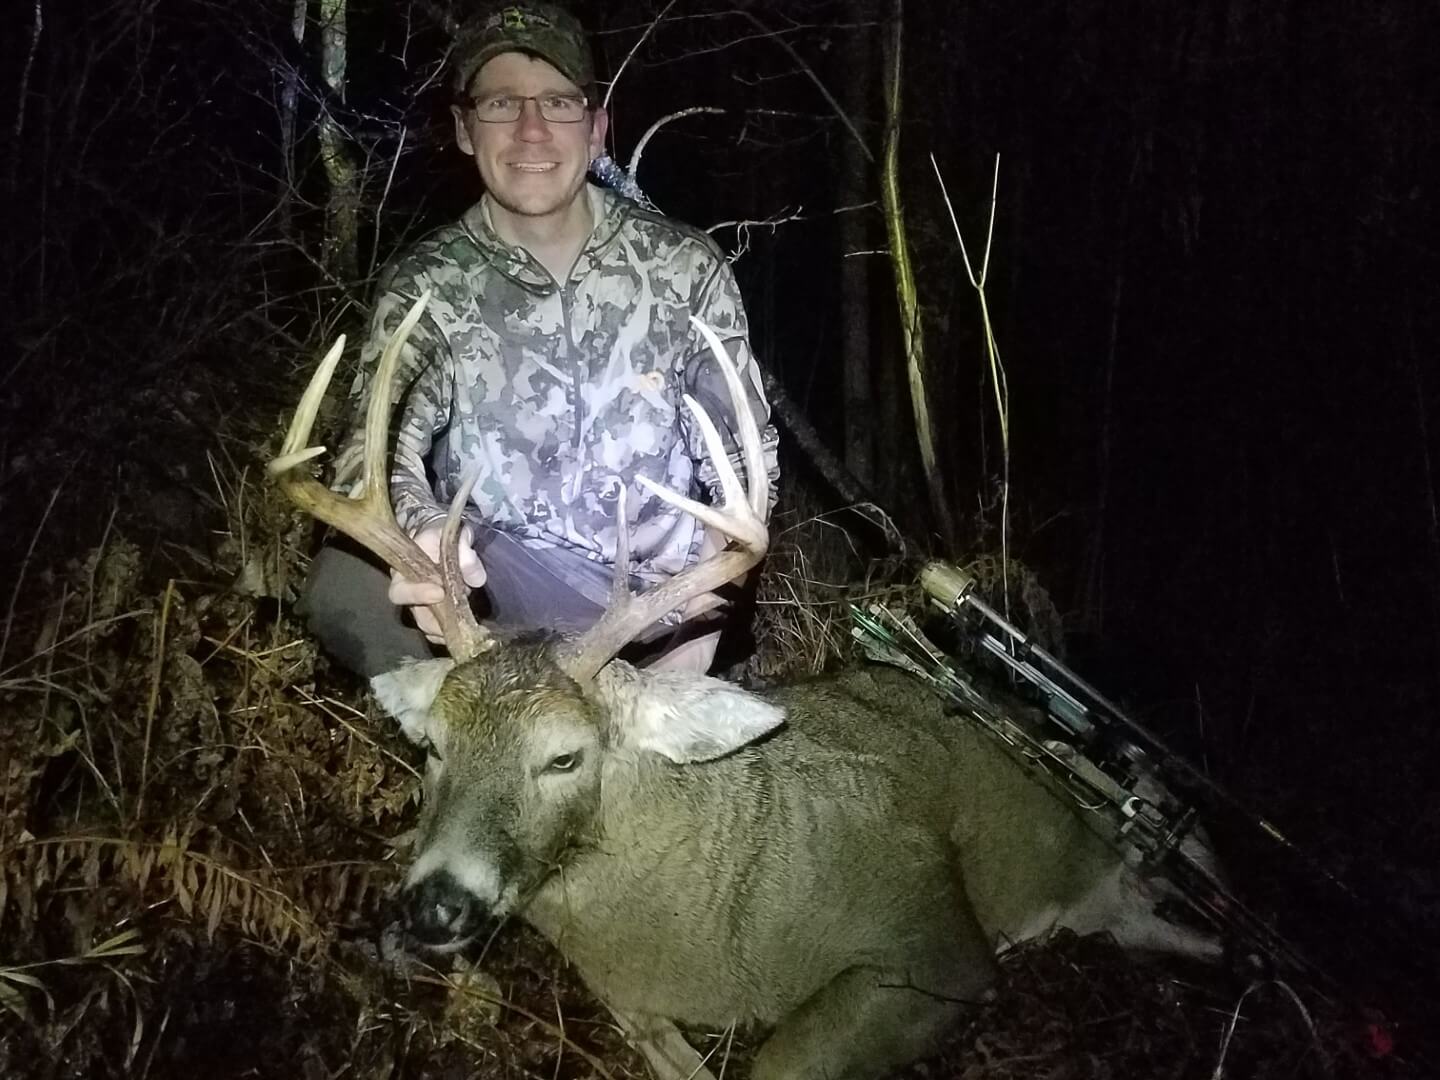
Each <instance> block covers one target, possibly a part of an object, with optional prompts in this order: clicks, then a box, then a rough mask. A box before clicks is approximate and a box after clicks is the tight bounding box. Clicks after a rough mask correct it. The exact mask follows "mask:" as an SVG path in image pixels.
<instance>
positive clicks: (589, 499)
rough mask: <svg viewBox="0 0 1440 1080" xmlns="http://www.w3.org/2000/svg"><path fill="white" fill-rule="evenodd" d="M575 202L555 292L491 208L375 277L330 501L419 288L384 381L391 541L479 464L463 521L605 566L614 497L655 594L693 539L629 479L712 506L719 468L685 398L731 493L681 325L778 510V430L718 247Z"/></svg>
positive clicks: (686, 231) (732, 451)
mask: <svg viewBox="0 0 1440 1080" xmlns="http://www.w3.org/2000/svg"><path fill="white" fill-rule="evenodd" d="M586 190H587V193H588V197H589V198H590V199H591V202H592V209H593V211H594V220H595V227H594V229H593V231H592V233H591V235H590V238H589V240H588V241H587V242H586V244H585V246H584V248H583V249H582V250H581V252H580V255H579V257H578V258H577V259H576V261H575V265H574V266H573V267H572V269H571V271H570V274H569V276H568V278H567V279H566V280H565V281H564V282H563V283H562V282H557V281H555V279H554V278H553V277H552V276H551V274H550V273H549V271H547V270H546V269H545V268H544V266H542V265H541V264H540V263H539V262H538V260H536V259H535V258H534V257H533V256H531V255H530V254H529V253H528V252H526V251H524V250H523V249H520V248H515V247H511V246H510V245H508V244H506V243H505V242H504V241H503V240H501V239H500V237H499V236H498V235H497V234H496V233H495V231H494V229H493V228H492V227H491V225H490V218H489V212H488V201H487V200H485V199H482V200H481V202H479V203H477V204H476V205H475V206H473V207H471V209H470V210H469V211H467V212H466V213H465V215H464V216H463V217H462V218H461V219H460V220H459V221H458V222H456V223H454V224H452V225H449V226H445V227H443V228H441V229H440V230H438V231H437V232H435V233H433V234H431V235H430V236H429V237H428V238H426V239H425V240H423V241H421V242H420V243H419V244H417V245H416V246H415V247H413V248H411V249H410V250H409V251H408V252H407V253H406V254H405V255H404V256H403V257H401V258H400V259H399V260H397V261H396V262H395V263H393V264H392V265H391V266H390V267H388V268H387V270H386V272H385V273H384V275H383V276H382V278H381V283H380V290H379V296H378V298H377V301H376V305H375V311H374V315H373V318H372V321H371V327H370V335H369V339H368V341H367V343H366V345H365V347H364V349H363V350H362V353H361V360H360V370H359V373H358V374H357V376H356V379H355V382H354V385H353V386H352V388H351V402H352V406H353V408H354V415H355V421H354V429H355V430H354V431H353V432H352V434H351V436H350V437H349V439H348V440H347V441H346V445H345V448H344V449H343V450H342V452H341V454H340V455H339V457H338V458H337V464H336V476H335V486H336V488H337V489H346V488H349V487H351V486H353V485H354V484H355V483H356V482H357V481H358V478H359V466H360V456H361V455H360V430H359V429H360V427H361V426H362V425H363V419H364V402H365V398H366V391H367V387H368V384H369V381H370V379H371V376H372V375H373V374H374V372H375V370H376V368H377V366H378V363H379V356H380V353H381V350H382V349H383V347H384V344H385V342H386V340H388V338H389V336H390V334H391V332H392V331H393V330H394V328H395V327H396V326H397V325H398V324H399V323H400V321H401V319H402V318H403V317H404V315H405V313H406V311H407V310H408V309H409V307H410V306H411V304H412V303H413V302H414V301H415V299H416V298H417V297H418V296H419V295H420V294H421V292H423V291H424V290H425V289H430V290H432V293H433V296H432V299H431V301H430V304H429V305H428V307H427V309H426V312H425V315H424V316H423V318H422V319H421V321H420V322H419V324H418V325H417V326H416V328H415V331H414V333H413V334H412V335H411V338H410V344H409V345H408V346H407V348H406V350H405V351H404V352H403V353H402V355H401V358H400V375H399V377H398V380H397V381H398V384H399V387H400V389H399V392H398V394H397V397H398V398H399V400H400V402H401V404H400V406H399V409H398V413H397V415H398V423H397V425H396V427H397V435H396V436H395V454H394V467H393V472H392V475H391V494H392V497H393V500H394V503H395V512H396V518H397V520H398V521H399V523H400V525H401V527H402V528H404V529H406V530H407V531H408V532H410V533H411V534H412V535H413V534H415V533H417V532H419V531H420V530H421V529H423V528H425V527H426V526H428V525H431V524H433V523H435V522H437V521H440V520H443V518H444V516H445V508H446V507H448V505H449V503H450V500H451V498H452V497H453V495H454V493H455V490H456V489H457V487H458V486H459V483H460V478H461V477H462V476H464V475H465V473H466V471H467V470H468V469H470V468H472V467H478V470H479V480H478V482H477V483H476V485H475V488H474V490H473V492H472V494H471V496H470V503H471V505H470V507H469V511H468V512H469V514H470V515H471V516H472V517H474V518H477V519H478V520H480V521H483V522H485V523H487V524H489V525H492V526H494V527H497V528H500V529H504V530H506V531H507V532H509V533H511V534H512V535H514V536H516V537H517V538H519V539H520V540H521V541H522V542H523V543H526V544H527V545H530V546H537V547H545V546H563V547H566V548H569V549H571V550H573V551H576V552H578V553H580V554H582V555H584V556H585V557H586V558H588V559H590V560H594V561H597V562H606V563H613V562H614V559H615V544H616V536H617V532H616V520H615V518H616V505H617V496H618V493H619V490H620V488H621V487H624V488H625V497H626V507H627V513H626V516H627V518H628V520H629V529H630V537H631V553H632V559H633V560H634V564H633V565H632V567H631V571H632V573H635V574H637V575H639V576H640V577H641V578H642V579H643V580H649V581H656V580H660V579H663V578H665V577H669V576H671V575H673V574H675V573H677V572H678V571H679V570H681V569H683V568H684V567H685V566H686V565H688V564H690V563H691V562H693V561H694V560H695V558H696V557H697V554H698V551H699V545H700V539H701V535H702V530H701V527H700V526H699V524H698V523H697V522H696V521H695V520H694V519H693V518H691V517H690V515H688V514H684V513H682V512H680V511H678V510H675V509H673V508H672V507H670V506H669V505H668V504H666V503H664V502H663V501H662V500H660V499H658V498H656V497H655V496H654V495H652V494H650V492H649V491H647V490H646V489H645V488H644V487H642V486H641V485H640V484H639V483H638V482H637V479H636V478H637V477H639V476H647V477H649V478H650V479H652V480H654V481H656V482H658V483H660V484H663V485H664V486H666V487H668V488H670V489H671V490H672V491H677V492H680V493H682V494H693V493H694V491H695V489H696V488H697V487H698V488H701V489H703V490H704V491H705V492H706V493H708V494H709V496H710V497H711V499H712V501H716V502H718V501H719V480H718V474H717V472H716V468H715V464H714V462H713V461H711V460H710V456H709V453H708V451H707V449H706V447H705V444H704V441H703V439H702V437H701V433H700V430H699V426H698V425H697V424H696V423H695V422H694V421H693V419H692V417H691V414H690V412H689V410H688V409H687V408H686V406H685V404H684V401H683V396H682V395H685V394H689V395H691V396H692V397H694V398H695V399H696V400H697V401H699V402H700V403H701V404H702V405H703V406H704V407H705V409H706V411H707V412H708V413H709V414H710V416H711V418H712V419H714V420H715V421H716V424H717V427H718V428H719V430H720V432H721V435H722V437H723V440H724V442H725V445H726V449H727V453H728V454H729V456H730V458H731V460H732V462H734V463H735V465H736V468H737V472H739V473H740V475H741V478H742V480H743V479H744V472H743V469H742V468H740V459H739V454H738V442H737V441H736V437H735V419H734V410H733V407H732V406H731V404H730V397H729V392H728V390H727V389H726V387H725V384H724V381H723V377H722V376H721V373H720V371H719V370H718V367H717V365H716V364H715V362H714V359H713V358H712V357H711V355H710V352H709V350H708V348H707V347H706V346H705V343H704V341H703V339H702V338H701V337H700V335H699V334H698V333H697V332H696V331H695V330H694V328H693V327H692V326H691V325H690V322H689V316H691V315H692V314H693V315H695V316H697V317H698V318H699V319H701V320H702V321H704V322H705V323H707V324H708V325H709V326H710V327H711V328H713V329H714V330H715V331H716V333H717V334H718V335H719V336H720V339H721V340H722V341H723V342H725V346H726V349H727V351H728V352H729V353H730V356H731V357H732V359H733V360H734V361H735V362H736V364H737V366H738V368H739V371H740V375H741V381H742V383H743V385H744V386H745V388H746V391H747V393H748V396H749V403H748V404H749V407H750V409H751V410H752V411H753V413H754V415H755V418H756V420H757V422H758V423H759V425H760V429H761V439H762V444H763V447H764V458H765V465H766V469H767V471H768V473H769V475H770V481H771V505H772V506H773V503H774V495H775V491H776V481H777V480H778V478H779V469H778V465H777V460H776V435H775V429H774V427H773V425H771V424H770V423H769V406H768V404H767V403H766V401H765V396H764V391H763V390H762V386H761V379H760V372H759V369H758V368H757V366H756V364H755V360H754V357H753V356H752V354H751V351H750V346H749V342H748V339H747V326H746V320H745V310H744V307H743V305H742V302H741V298H740V291H739V288H738V286H737V285H736V282H735V277H734V274H733V273H732V272H731V270H730V267H729V264H728V263H727V262H726V261H725V258H724V256H723V255H722V253H721V252H720V250H719V248H718V247H717V246H716V244H715V243H714V241H713V240H711V239H710V238H709V237H708V236H707V235H705V234H704V233H702V232H700V231H698V230H695V229H692V228H689V227H687V226H685V225H681V224H679V223H677V222H674V221H671V220H669V219H668V218H664V217H661V216H660V215H658V214H652V213H648V212H646V211H644V210H642V209H640V208H639V207H637V206H636V205H635V204H634V203H632V202H630V201H628V200H626V199H623V198H621V197H619V196H618V195H615V194H614V193H613V192H610V191H607V190H605V189H602V188H596V187H589V188H587V189H586Z"/></svg>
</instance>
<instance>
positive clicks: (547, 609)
mask: <svg viewBox="0 0 1440 1080" xmlns="http://www.w3.org/2000/svg"><path fill="white" fill-rule="evenodd" d="M479 533H480V536H479V539H478V540H477V541H476V542H475V550H476V551H477V552H478V553H479V555H480V561H481V562H482V563H484V565H485V573H486V575H487V580H486V582H485V586H484V588H483V589H481V590H479V592H478V600H477V603H476V605H475V606H476V607H477V609H478V611H477V613H478V614H479V616H480V618H481V620H482V621H483V622H484V623H485V624H486V625H487V626H491V627H493V628H495V629H497V630H500V631H502V632H520V631H525V630H549V631H555V632H558V633H576V632H579V631H581V630H584V629H586V628H588V627H589V626H591V625H592V624H594V622H595V621H596V620H597V619H599V617H600V615H601V614H602V613H603V611H604V609H605V608H604V605H605V599H606V597H607V596H608V595H609V593H610V581H611V572H610V568H609V567H607V566H602V565H600V564H599V563H595V562H591V561H590V560H588V559H586V558H585V557H584V556H582V555H578V554H576V553H575V552H572V551H569V550H567V549H565V548H558V547H557V548H550V549H540V550H534V549H531V548H527V547H525V546H523V545H522V544H520V543H519V541H517V540H515V539H514V538H513V537H511V536H509V535H508V534H506V533H503V532H500V531H498V530H496V529H484V528H482V529H480V530H479ZM389 587H390V572H389V571H388V570H386V569H385V568H384V567H383V566H382V565H381V564H380V563H378V562H377V561H376V560H375V559H374V557H373V556H371V555H369V554H368V553H362V552H360V551H359V550H358V549H357V548H355V547H354V546H353V545H349V544H348V543H347V542H345V541H336V542H334V543H332V544H331V545H329V546H327V547H324V548H322V549H321V550H320V551H319V553H318V554H316V556H315V558H314V559H312V560H311V562H310V576H309V577H308V578H307V579H306V581H305V588H304V592H303V595H302V596H301V599H300V604H299V608H298V610H299V611H300V613H301V614H302V615H303V616H304V617H305V620H306V623H307V624H308V625H309V627H310V632H311V633H312V634H314V635H315V637H316V638H317V639H318V640H319V642H320V645H321V647H322V648H324V649H325V651H326V652H327V653H329V654H330V655H331V656H332V657H334V658H335V659H336V660H337V661H339V662H340V663H341V664H342V665H344V666H345V667H347V668H349V669H350V670H351V671H354V672H355V673H357V674H359V675H363V676H364V677H365V678H367V679H368V678H370V677H371V676H372V675H378V674H380V673H381V672H384V671H393V670H394V669H395V668H396V667H398V666H399V665H400V662H401V661H402V660H406V659H412V660H424V659H427V658H429V657H431V656H433V655H435V653H434V651H433V650H432V649H431V646H430V643H429V642H428V641H426V640H425V635H424V634H422V633H420V631H419V630H417V629H415V627H414V626H412V625H410V623H409V621H408V619H407V618H406V617H405V613H404V610H403V609H402V608H398V607H396V606H395V605H394V604H392V603H391V602H390V598H389V596H388V595H387V590H388V589H389ZM474 598H475V597H473V596H472V599H474ZM712 628H713V627H712ZM672 629H673V628H668V627H657V628H655V630H654V631H652V632H651V633H648V634H647V635H645V636H644V639H643V640H647V641H656V640H658V639H661V638H665V637H668V636H669V634H670V633H671V632H672Z"/></svg>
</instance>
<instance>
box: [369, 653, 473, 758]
mask: <svg viewBox="0 0 1440 1080" xmlns="http://www.w3.org/2000/svg"><path fill="white" fill-rule="evenodd" d="M454 667H455V661H454V660H452V659H451V658H450V657H448V656H446V657H441V658H440V659H438V660H418V661H412V662H407V663H404V664H401V665H400V666H399V667H398V668H396V669H395V670H394V671H386V672H384V673H382V674H380V675H376V676H374V677H373V678H372V679H371V680H370V689H371V690H373V691H374V692H375V700H376V701H377V702H378V703H379V705H380V708H382V709H384V710H385V711H386V712H387V713H389V714H390V715H391V716H392V717H394V718H395V719H396V720H398V721H400V728H401V730H402V731H404V732H405V737H406V738H407V739H409V740H410V741H411V742H413V743H419V744H424V743H427V742H431V741H433V740H432V738H431V735H430V733H429V732H428V731H427V730H426V729H427V726H428V721H429V719H430V706H431V705H432V704H434V701H435V695H436V694H438V693H440V684H441V683H443V682H444V681H445V676H446V675H449V674H450V672H451V670H452V669H453V668H454Z"/></svg>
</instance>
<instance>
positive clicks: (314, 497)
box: [265, 290, 494, 660]
mask: <svg viewBox="0 0 1440 1080" xmlns="http://www.w3.org/2000/svg"><path fill="white" fill-rule="evenodd" d="M429 302H430V292H429V291H428V290H427V291H426V292H424V293H422V294H421V296H420V299H419V300H417V301H415V304H414V305H413V306H412V307H411V308H410V310H409V312H407V313H406V315H405V318H404V319H403V320H401V322H400V325H399V326H398V327H396V328H395V333H394V334H392V335H391V337H390V340H389V341H388V342H387V343H386V345H385V350H384V352H383V353H381V356H380V367H379V370H378V371H376V373H375V378H374V379H373V380H372V381H371V383H370V399H369V402H368V404H367V405H366V409H365V440H364V468H363V471H362V474H361V481H360V494H359V495H358V496H354V497H347V496H344V495H340V494H337V493H336V492H333V491H331V490H330V489H328V488H327V487H325V486H324V485H323V484H321V483H320V482H319V481H318V480H316V479H315V478H314V477H312V476H309V475H306V474H303V473H297V472H296V471H295V468H296V466H298V465H300V464H302V463H303V462H306V461H309V460H310V459H311V458H313V457H317V456H318V455H320V454H323V453H325V447H323V446H306V443H308V442H309V441H310V430H311V428H312V427H314V425H315V414H316V413H317V412H318V411H319V409H320V402H321V401H322V400H323V399H324V397H325V390H326V388H327V387H328V386H329V385H330V379H331V377H332V376H333V375H334V374H335V366H336V365H337V364H338V363H339V362H340V354H341V352H343V351H344V348H345V337H344V335H343V334H342V335H341V336H340V338H339V339H338V340H337V341H336V342H335V344H334V345H333V346H331V348H330V351H329V352H328V353H326V354H325V359H324V360H322V361H320V367H319V369H318V370H317V371H316V372H315V376H314V378H312V379H311V380H310V385H309V386H308V387H306V388H305V393H304V395H303V396H302V397H301V398H300V404H299V406H298V407H297V408H296V410H295V417H294V419H293V420H291V422H290V430H289V431H288V432H287V433H286V435H285V442H284V443H283V444H282V445H281V447H280V454H279V456H278V457H276V458H275V459H274V460H273V461H271V462H270V463H269V464H268V465H267V466H266V467H265V469H266V472H268V473H269V474H270V475H271V476H273V477H276V478H277V479H278V480H279V482H280V489H281V490H282V491H283V492H284V493H285V495H286V497H287V498H289V500H290V501H291V502H292V503H294V504H295V505H296V506H297V507H299V508H300V509H301V510H303V511H305V513H307V514H309V515H311V516H312V517H315V518H318V519H319V520H321V521H323V522H325V524H327V525H330V526H333V527H334V528H336V529H338V530H340V532H342V533H344V534H345V535H346V536H348V537H350V538H351V539H352V540H354V541H355V542H356V543H358V544H360V545H361V546H363V547H365V548H366V549H367V550H369V551H372V552H374V553H375V554H376V555H378V556H380V558H382V559H384V560H385V562H386V564H387V565H389V566H390V567H391V568H392V569H394V570H395V571H397V572H398V573H400V574H403V575H404V576H405V577H407V578H409V579H410V580H411V581H421V582H430V583H433V584H436V585H440V586H441V587H442V588H444V590H445V599H444V600H443V601H442V602H441V603H440V604H438V605H436V607H435V614H436V617H437V619H438V620H439V622H440V630H441V633H443V634H444V636H445V647H446V648H447V649H449V651H450V654H451V655H452V656H454V657H455V659H457V660H468V659H470V658H471V657H473V656H476V655H478V654H480V653H482V652H484V651H485V650H486V649H488V648H490V647H491V645H493V644H494V640H493V638H492V637H491V635H490V632H489V631H487V630H486V629H485V628H484V627H482V626H480V624H479V623H477V622H476V621H475V616H474V614H473V613H472V612H471V611H470V604H469V602H468V600H467V598H466V596H467V594H466V589H465V585H464V581H463V579H462V578H461V576H460V560H459V534H460V518H461V512H462V510H463V509H464V507H465V502H466V500H467V499H469V497H470V489H471V488H472V487H473V486H474V483H475V475H474V474H473V473H472V474H470V475H469V476H468V477H467V478H466V481H465V483H462V484H461V485H460V490H459V491H458V492H456V494H455V499H454V501H453V502H452V503H451V504H450V513H449V516H448V517H447V518H446V519H445V529H444V532H443V533H442V534H441V539H440V563H439V565H438V566H437V565H436V563H435V561H434V560H433V559H431V558H430V556H429V555H427V554H425V552H424V551H423V550H421V548H420V545H418V544H417V543H415V541H414V540H413V539H411V537H410V536H409V535H408V534H407V533H406V532H405V530H404V529H402V528H400V526H399V525H398V524H397V523H396V521H395V511H394V509H393V508H392V507H391V505H390V490H389V488H390V485H389V474H388V472H387V470H386V468H385V453H386V449H387V447H388V445H389V430H390V402H391V399H392V398H393V396H394V386H393V385H392V384H393V383H394V381H395V370H396V368H397V366H398V363H399V359H400V352H401V350H402V349H403V348H404V347H405V343H406V342H407V341H409V339H410V333H411V331H413V330H414V329H415V324H416V323H417V322H419V321H420V316H421V314H423V313H424V311H425V305H426V304H428V303H429Z"/></svg>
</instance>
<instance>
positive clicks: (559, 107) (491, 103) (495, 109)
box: [462, 94, 590, 124]
mask: <svg viewBox="0 0 1440 1080" xmlns="http://www.w3.org/2000/svg"><path fill="white" fill-rule="evenodd" d="M527 101H533V102H535V104H536V105H537V106H538V107H539V109H540V115H541V117H543V118H544V119H545V121H546V122H547V123H551V124H578V123H579V122H580V121H581V120H584V119H585V110H586V109H587V108H588V107H589V104H590V103H589V101H587V100H586V98H585V96H584V95H583V94H541V95H539V96H534V97H531V96H522V95H517V94H493V95H491V96H489V97H471V98H464V99H462V103H463V104H465V105H468V106H469V107H470V108H472V109H474V110H475V119H476V120H479V121H480V122H481V123H482V124H513V123H514V122H515V121H516V120H519V119H520V113H521V111H522V110H523V109H524V108H525V103H526V102H527Z"/></svg>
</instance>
